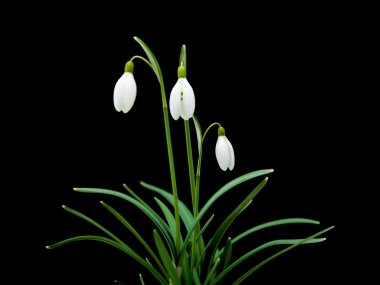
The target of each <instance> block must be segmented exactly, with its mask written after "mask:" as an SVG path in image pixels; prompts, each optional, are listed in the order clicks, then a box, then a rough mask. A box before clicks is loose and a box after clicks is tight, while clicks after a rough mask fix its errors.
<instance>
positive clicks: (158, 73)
mask: <svg viewBox="0 0 380 285" xmlns="http://www.w3.org/2000/svg"><path fill="white" fill-rule="evenodd" d="M133 38H134V40H135V41H136V42H138V44H139V45H140V46H141V47H142V49H143V50H144V52H145V54H146V56H147V57H148V59H149V62H150V63H151V64H152V67H153V70H154V73H155V74H156V76H157V78H158V81H159V82H160V84H163V83H164V81H163V78H162V73H161V68H160V65H159V64H158V61H157V59H156V57H155V56H154V54H153V52H152V51H151V50H150V48H149V47H148V46H147V45H146V44H145V43H144V42H143V41H142V40H141V39H139V38H138V37H133Z"/></svg>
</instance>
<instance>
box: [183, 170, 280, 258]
mask: <svg viewBox="0 0 380 285" xmlns="http://www.w3.org/2000/svg"><path fill="white" fill-rule="evenodd" d="M272 171H273V170H272V169H269V170H258V171H254V172H251V173H248V174H245V175H243V176H240V177H238V178H236V179H234V180H233V181H231V182H229V183H227V184H226V185H225V186H223V187H222V188H221V189H220V190H219V191H218V192H216V193H215V194H214V195H213V196H212V197H211V198H210V199H209V201H208V202H207V203H206V205H205V206H204V207H203V208H202V210H201V211H200V212H199V214H198V216H197V218H196V219H195V220H194V224H193V225H192V226H191V229H190V230H189V231H188V233H187V236H186V238H185V240H184V242H183V245H182V250H181V254H180V260H181V259H182V258H183V254H184V252H185V251H186V248H187V245H188V243H189V241H190V238H191V236H192V233H193V231H194V228H195V226H196V225H197V223H198V222H199V221H200V219H201V218H202V217H203V215H204V214H205V213H206V211H207V209H208V208H209V207H210V206H211V205H212V204H213V203H214V202H215V201H216V200H217V199H219V198H220V197H221V196H222V195H223V194H225V193H226V192H227V191H228V190H230V189H232V187H234V186H236V185H238V184H240V183H242V182H244V181H247V180H249V179H252V178H254V177H257V176H260V175H263V174H264V173H266V172H268V173H271V172H272ZM234 181H235V182H234ZM262 183H263V182H262ZM257 187H259V186H257ZM257 187H256V188H257ZM256 188H255V190H256ZM255 190H254V191H252V193H251V194H253V193H254V192H255ZM260 190H261V189H260ZM257 193H258V192H257ZM257 193H256V194H257ZM251 194H250V195H251ZM256 194H254V196H255V195H256ZM248 197H249V196H248ZM248 197H247V198H248ZM247 198H246V199H245V200H244V202H242V204H241V206H239V207H238V208H237V209H235V211H236V210H239V211H240V212H241V211H242V210H244V209H245V207H247V206H248V205H249V203H251V200H249V201H247ZM235 214H236V213H235ZM235 214H234V215H235ZM231 215H232V214H231ZM231 215H230V216H231ZM225 222H226V221H225ZM209 245H210V243H209ZM205 252H206V251H205V250H204V251H203V255H204V254H205ZM212 255H214V252H213V254H212ZM211 260H212V259H211Z"/></svg>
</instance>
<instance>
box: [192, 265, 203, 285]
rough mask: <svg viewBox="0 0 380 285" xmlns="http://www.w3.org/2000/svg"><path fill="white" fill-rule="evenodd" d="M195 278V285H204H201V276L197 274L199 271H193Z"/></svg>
mask: <svg viewBox="0 0 380 285" xmlns="http://www.w3.org/2000/svg"><path fill="white" fill-rule="evenodd" d="M193 278H194V280H193V281H194V284H195V285H202V284H201V280H199V276H198V273H197V271H196V270H195V269H194V270H193Z"/></svg>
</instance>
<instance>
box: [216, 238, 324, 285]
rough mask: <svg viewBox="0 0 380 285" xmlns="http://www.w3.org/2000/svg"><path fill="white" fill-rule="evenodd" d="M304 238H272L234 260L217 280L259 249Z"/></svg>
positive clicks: (315, 240)
mask: <svg viewBox="0 0 380 285" xmlns="http://www.w3.org/2000/svg"><path fill="white" fill-rule="evenodd" d="M302 240H303V239H282V240H272V241H270V242H267V243H264V244H262V245H260V246H258V247H256V248H254V249H252V250H251V251H249V252H247V253H246V254H244V255H242V256H240V257H239V258H238V259H237V260H236V261H234V262H233V263H232V264H231V265H230V266H228V267H227V268H226V269H225V270H223V271H222V273H220V274H219V275H218V277H217V280H218V281H219V280H221V279H222V278H223V277H224V276H225V275H226V274H227V273H228V272H229V271H231V270H232V269H234V268H235V267H236V266H238V265H239V264H240V263H242V262H243V261H244V260H246V259H247V258H249V257H251V256H252V255H254V254H256V253H258V252H259V251H261V250H263V249H266V248H268V247H271V246H275V245H286V244H296V243H299V242H300V241H302ZM325 240H326V239H325V238H317V239H311V240H308V241H306V242H304V243H303V244H312V243H319V242H323V241H325Z"/></svg>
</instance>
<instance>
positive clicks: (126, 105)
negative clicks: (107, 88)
mask: <svg viewBox="0 0 380 285" xmlns="http://www.w3.org/2000/svg"><path fill="white" fill-rule="evenodd" d="M136 92H137V86H136V81H135V79H134V77H133V74H132V73H130V72H125V73H124V74H123V75H122V76H121V77H120V79H119V80H118V81H117V82H116V85H115V89H114V92H113V103H114V106H115V109H116V111H118V112H120V111H123V112H124V113H127V112H128V111H129V110H130V109H131V108H132V106H133V103H134V102H135V99H136Z"/></svg>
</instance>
